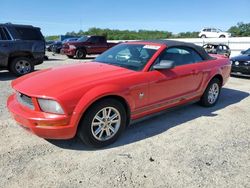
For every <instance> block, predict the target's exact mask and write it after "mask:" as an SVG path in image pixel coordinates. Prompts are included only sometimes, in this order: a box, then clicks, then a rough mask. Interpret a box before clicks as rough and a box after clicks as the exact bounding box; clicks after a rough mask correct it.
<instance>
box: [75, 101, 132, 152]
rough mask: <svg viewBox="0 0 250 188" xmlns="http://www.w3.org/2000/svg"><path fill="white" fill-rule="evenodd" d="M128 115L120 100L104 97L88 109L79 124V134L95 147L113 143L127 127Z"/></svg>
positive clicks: (83, 139) (85, 141) (86, 142)
mask: <svg viewBox="0 0 250 188" xmlns="http://www.w3.org/2000/svg"><path fill="white" fill-rule="evenodd" d="M126 116H127V115H126V110H125V108H124V106H123V105H122V104H121V103H120V102H119V101H117V100H114V99H111V98H109V99H104V100H102V101H100V102H97V103H95V104H94V105H92V106H91V107H90V108H89V109H88V110H87V111H86V113H85V114H84V117H83V118H82V120H81V122H80V124H79V128H78V132H77V133H78V136H79V138H80V139H81V140H82V141H83V142H84V143H85V144H86V145H88V146H91V147H95V148H101V147H104V146H107V145H109V144H112V143H113V142H115V141H116V140H117V139H118V137H119V136H120V135H121V133H122V132H123V130H124V129H125V127H126V119H127V117H126Z"/></svg>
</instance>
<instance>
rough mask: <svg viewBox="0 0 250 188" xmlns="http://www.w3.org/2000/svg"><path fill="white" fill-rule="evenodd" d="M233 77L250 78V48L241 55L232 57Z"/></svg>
mask: <svg viewBox="0 0 250 188" xmlns="http://www.w3.org/2000/svg"><path fill="white" fill-rule="evenodd" d="M231 63H232V71H231V74H232V75H240V76H247V77H250V48H249V49H247V50H245V51H242V52H241V55H239V56H236V57H232V58H231Z"/></svg>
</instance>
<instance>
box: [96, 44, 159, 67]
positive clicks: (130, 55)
mask: <svg viewBox="0 0 250 188" xmlns="http://www.w3.org/2000/svg"><path fill="white" fill-rule="evenodd" d="M159 48H160V46H155V45H144V44H119V45H117V46H115V47H113V48H111V49H109V50H107V51H106V52H104V53H103V54H101V55H100V56H98V57H97V58H96V59H95V61H96V62H100V63H106V64H111V65H115V66H119V67H124V68H127V69H130V70H135V71H140V70H142V69H143V68H144V67H145V65H146V64H147V62H148V61H149V60H150V59H151V57H152V56H153V55H154V54H155V52H156V51H157V50H158V49H159Z"/></svg>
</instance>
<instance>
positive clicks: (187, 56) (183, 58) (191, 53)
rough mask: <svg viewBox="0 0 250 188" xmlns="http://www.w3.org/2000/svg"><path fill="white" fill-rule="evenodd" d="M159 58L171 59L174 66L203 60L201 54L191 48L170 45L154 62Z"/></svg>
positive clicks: (159, 59)
mask: <svg viewBox="0 0 250 188" xmlns="http://www.w3.org/2000/svg"><path fill="white" fill-rule="evenodd" d="M161 60H168V61H173V62H174V63H175V66H181V65H187V64H192V63H196V62H200V61H203V59H202V58H201V56H200V55H199V54H198V53H197V52H196V51H195V50H193V49H192V48H187V47H172V48H169V49H166V51H165V52H163V53H162V54H161V55H160V56H159V57H158V58H157V60H156V62H155V64H157V63H159V62H160V61H161Z"/></svg>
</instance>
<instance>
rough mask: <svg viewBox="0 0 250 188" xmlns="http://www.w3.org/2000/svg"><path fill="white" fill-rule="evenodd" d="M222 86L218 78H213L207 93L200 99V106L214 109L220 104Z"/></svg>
mask: <svg viewBox="0 0 250 188" xmlns="http://www.w3.org/2000/svg"><path fill="white" fill-rule="evenodd" d="M221 84H222V83H221V81H220V80H219V79H218V78H213V79H212V80H211V81H210V82H209V84H208V86H207V88H206V90H205V92H204V93H203V95H202V97H201V99H200V104H201V105H202V106H205V107H212V106H214V105H215V104H216V103H217V102H218V99H219V96H220V91H221Z"/></svg>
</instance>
